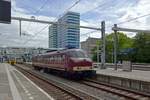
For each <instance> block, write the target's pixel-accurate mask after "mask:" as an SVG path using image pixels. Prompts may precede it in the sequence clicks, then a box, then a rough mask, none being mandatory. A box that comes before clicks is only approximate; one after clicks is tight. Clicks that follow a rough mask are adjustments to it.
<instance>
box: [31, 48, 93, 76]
mask: <svg viewBox="0 0 150 100" xmlns="http://www.w3.org/2000/svg"><path fill="white" fill-rule="evenodd" d="M32 64H33V66H34V68H35V69H38V70H41V69H44V71H47V72H56V73H58V74H61V75H64V76H71V77H73V76H75V77H89V76H93V75H95V73H96V72H95V71H94V70H93V68H92V61H91V59H90V58H88V56H87V55H86V53H85V52H84V51H83V50H81V49H68V50H60V51H53V52H48V53H46V54H40V55H36V56H33V58H32Z"/></svg>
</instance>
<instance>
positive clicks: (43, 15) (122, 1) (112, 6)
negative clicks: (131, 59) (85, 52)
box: [0, 0, 150, 48]
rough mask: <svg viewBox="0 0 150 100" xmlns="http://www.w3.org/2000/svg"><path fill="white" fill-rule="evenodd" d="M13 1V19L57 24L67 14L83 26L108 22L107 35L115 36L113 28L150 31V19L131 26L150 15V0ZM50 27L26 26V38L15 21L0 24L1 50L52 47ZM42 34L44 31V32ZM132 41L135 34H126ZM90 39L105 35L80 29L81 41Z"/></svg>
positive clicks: (98, 25) (24, 24)
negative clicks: (28, 19) (49, 42)
mask: <svg viewBox="0 0 150 100" xmlns="http://www.w3.org/2000/svg"><path fill="white" fill-rule="evenodd" d="M77 1H78V0H11V3H12V4H11V7H12V8H11V12H12V15H11V16H13V17H14V16H15V17H24V18H32V17H33V16H34V18H35V19H40V20H47V21H56V20H57V19H58V18H59V16H62V15H63V14H64V13H65V12H66V11H74V12H78V13H80V25H84V26H92V27H99V28H100V27H101V21H105V24H106V34H110V33H111V32H113V31H112V30H111V29H112V26H113V25H114V24H117V23H121V22H124V21H125V23H122V24H119V25H118V26H119V27H125V28H136V29H147V30H148V29H149V30H150V27H149V23H150V16H146V17H142V18H139V19H137V20H133V21H131V22H127V20H130V19H132V18H136V17H139V16H143V15H146V14H149V13H150V0H80V1H79V2H78V3H77V4H76V5H75V6H73V7H72V8H71V9H69V8H70V7H71V6H72V5H73V4H74V3H75V2H77ZM48 26H49V25H46V24H40V23H33V22H22V34H23V35H22V36H21V37H20V36H19V22H18V21H15V20H12V21H11V24H0V47H7V46H15V47H19V46H21V47H25V46H26V47H44V48H47V47H48ZM41 30H42V31H41ZM124 33H125V34H127V35H128V36H129V37H133V36H135V33H132V32H124ZM88 37H95V38H100V37H101V32H100V31H94V30H89V29H88V30H87V29H80V41H85V40H86V39H87V38H88Z"/></svg>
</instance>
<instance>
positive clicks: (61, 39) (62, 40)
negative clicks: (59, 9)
mask: <svg viewBox="0 0 150 100" xmlns="http://www.w3.org/2000/svg"><path fill="white" fill-rule="evenodd" d="M79 25H80V14H79V13H76V12H67V13H66V14H65V15H63V16H62V17H61V18H59V19H58V24H57V25H52V26H51V27H50V28H49V47H50V48H79V42H80V28H79ZM56 30H57V31H56ZM54 38H55V39H54ZM56 41H57V42H56ZM50 42H51V43H50Z"/></svg>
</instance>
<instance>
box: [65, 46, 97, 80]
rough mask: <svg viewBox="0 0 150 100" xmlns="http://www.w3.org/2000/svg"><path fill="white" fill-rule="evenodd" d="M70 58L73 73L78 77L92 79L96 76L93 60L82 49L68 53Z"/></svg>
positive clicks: (69, 62)
mask: <svg viewBox="0 0 150 100" xmlns="http://www.w3.org/2000/svg"><path fill="white" fill-rule="evenodd" d="M67 54H68V56H69V60H68V64H69V67H70V69H71V72H72V73H74V74H75V75H78V76H85V77H88V76H89V77H90V76H94V75H95V74H96V71H95V70H93V67H92V60H91V59H90V58H89V57H88V56H87V54H86V53H85V52H84V51H83V50H81V49H74V50H71V51H68V52H67Z"/></svg>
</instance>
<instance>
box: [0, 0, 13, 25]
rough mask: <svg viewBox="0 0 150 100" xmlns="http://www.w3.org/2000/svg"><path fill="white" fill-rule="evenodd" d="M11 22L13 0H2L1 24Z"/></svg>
mask: <svg viewBox="0 0 150 100" xmlns="http://www.w3.org/2000/svg"><path fill="white" fill-rule="evenodd" d="M10 22H11V0H0V23H10Z"/></svg>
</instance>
